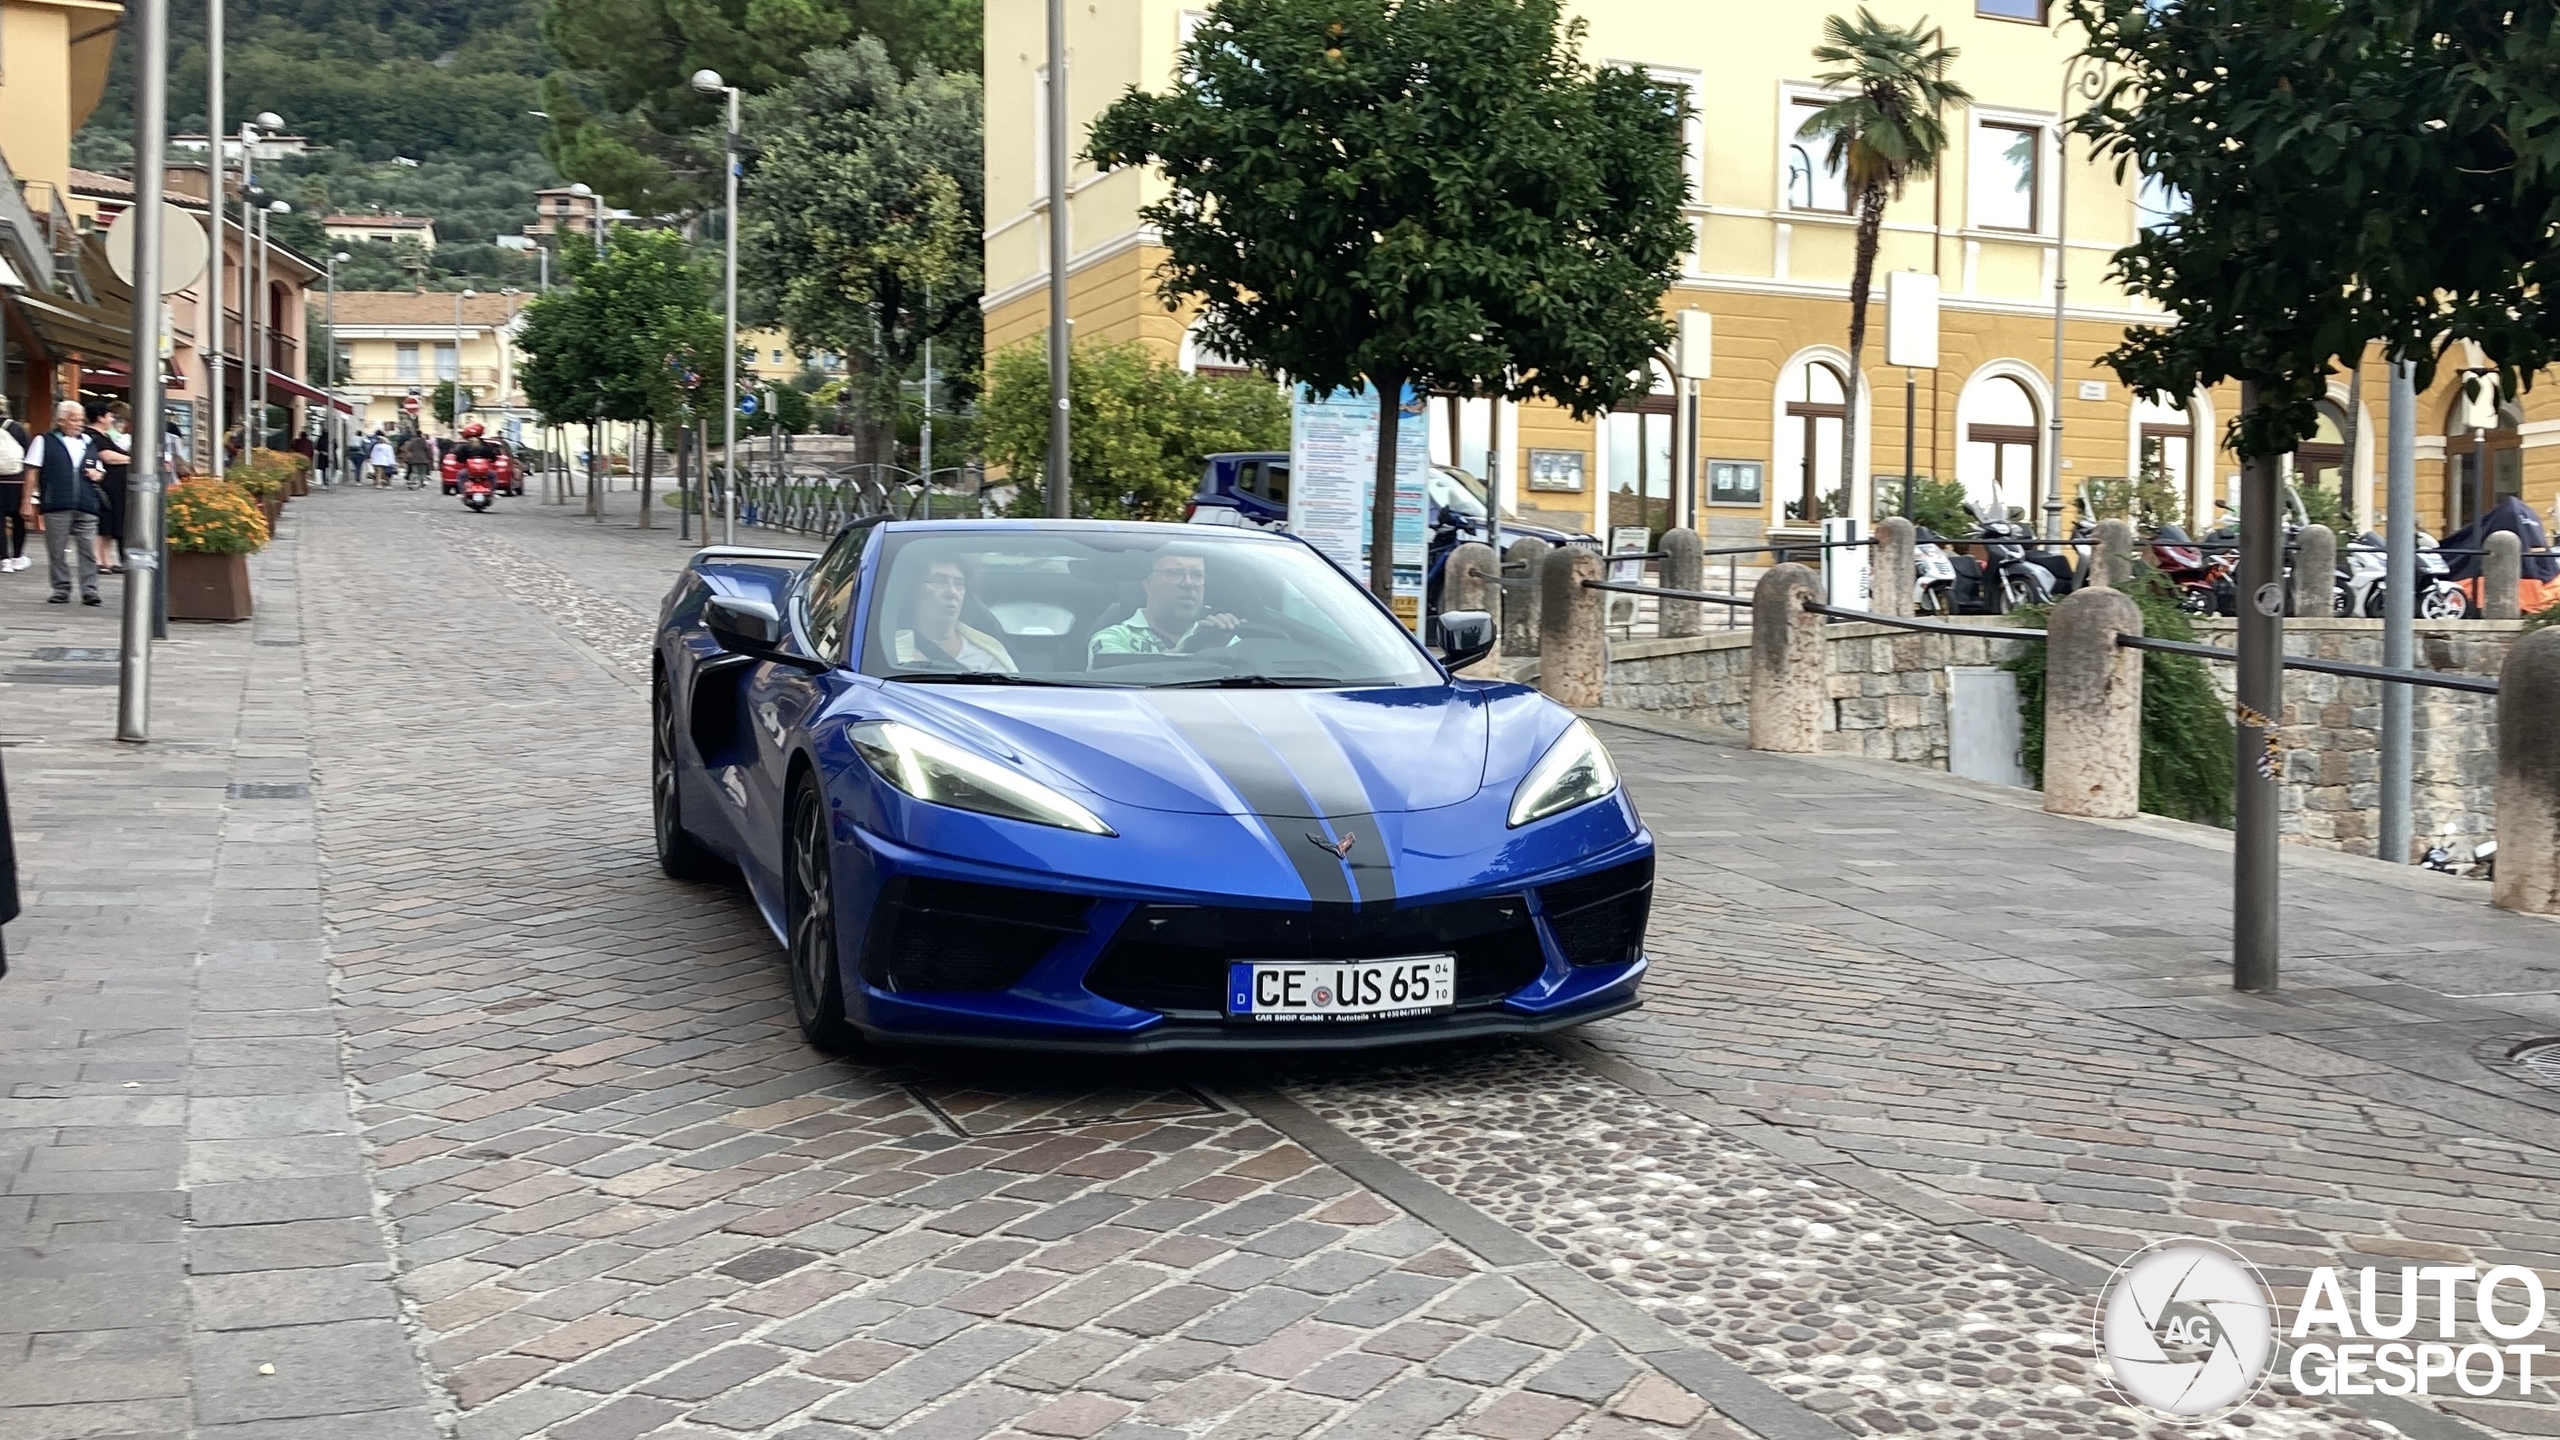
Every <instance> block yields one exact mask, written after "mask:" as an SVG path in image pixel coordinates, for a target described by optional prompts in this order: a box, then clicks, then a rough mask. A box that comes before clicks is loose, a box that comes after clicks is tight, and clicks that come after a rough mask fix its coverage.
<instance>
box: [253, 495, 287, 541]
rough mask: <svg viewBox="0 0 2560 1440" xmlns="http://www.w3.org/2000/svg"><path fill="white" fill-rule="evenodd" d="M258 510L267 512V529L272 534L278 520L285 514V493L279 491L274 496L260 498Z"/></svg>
mask: <svg viewBox="0 0 2560 1440" xmlns="http://www.w3.org/2000/svg"><path fill="white" fill-rule="evenodd" d="M258 508H259V509H260V510H263V511H265V512H266V515H267V529H268V531H269V532H270V533H272V532H273V531H274V530H275V528H276V518H277V517H278V516H280V515H282V514H284V493H283V492H282V491H278V492H277V493H275V494H273V495H261V496H259V497H258Z"/></svg>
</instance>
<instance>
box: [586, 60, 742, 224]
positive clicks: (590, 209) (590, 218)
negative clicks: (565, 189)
mask: <svg viewBox="0 0 2560 1440" xmlns="http://www.w3.org/2000/svg"><path fill="white" fill-rule="evenodd" d="M704 73H706V74H707V73H709V72H707V71H706V72H704ZM569 193H570V194H572V195H575V196H577V197H578V198H580V199H582V200H585V201H586V202H587V232H588V233H589V234H591V235H593V236H595V240H596V258H597V259H599V260H601V259H603V258H604V197H603V196H601V195H598V194H597V193H596V192H595V187H593V186H591V185H589V184H588V183H587V182H586V181H584V180H580V181H578V182H576V183H574V184H572V185H571V186H570V187H569Z"/></svg>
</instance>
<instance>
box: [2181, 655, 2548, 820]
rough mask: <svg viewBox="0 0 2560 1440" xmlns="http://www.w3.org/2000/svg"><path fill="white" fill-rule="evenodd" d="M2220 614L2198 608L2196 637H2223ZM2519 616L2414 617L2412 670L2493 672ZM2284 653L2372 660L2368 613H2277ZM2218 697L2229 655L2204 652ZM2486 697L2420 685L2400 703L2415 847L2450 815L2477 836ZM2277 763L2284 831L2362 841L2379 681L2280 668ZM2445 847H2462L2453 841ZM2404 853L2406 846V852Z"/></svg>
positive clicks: (2494, 772) (2488, 735) (2491, 757)
mask: <svg viewBox="0 0 2560 1440" xmlns="http://www.w3.org/2000/svg"><path fill="white" fill-rule="evenodd" d="M2234 628H2235V627H2234V625H2233V623H2232V622H2231V621H2229V620H2204V621H2199V622H2198V623H2197V625H2196V638H2197V639H2199V640H2202V641H2203V642H2205V643H2206V644H2208V645H2221V646H2225V647H2228V646H2230V645H2232V644H2234V643H2236V642H2235V640H2234V637H2233V631H2234ZM2523 628H2524V625H2523V622H2521V621H2514V620H2457V621H2436V622H2428V621H2420V622H2419V623H2418V625H2417V626H2416V629H2415V639H2416V653H2415V657H2414V663H2415V665H2416V666H2417V668H2418V669H2421V670H2443V671H2447V672H2450V673H2454V674H2462V675H2478V676H2482V677H2485V678H2488V679H2496V678H2497V675H2498V668H2499V667H2500V666H2501V665H2503V664H2505V663H2506V658H2507V651H2508V649H2509V647H2511V646H2513V645H2514V644H2515V640H2516V636H2517V634H2518V633H2520V632H2521V631H2522V630H2523ZM2284 649H2285V653H2286V654H2288V655H2300V656H2305V657H2309V658H2314V659H2321V660H2345V661H2350V662H2352V663H2355V664H2359V665H2379V664H2381V663H2382V622H2381V621H2379V620H2287V621H2286V622H2284ZM2205 668H2206V670H2208V671H2210V672H2211V673H2212V675H2213V682H2214V686H2215V688H2216V689H2218V690H2220V691H2221V692H2222V697H2223V699H2224V700H2225V701H2228V700H2230V698H2231V694H2232V690H2231V686H2232V680H2233V667H2231V666H2229V665H2213V664H2208V665H2207V666H2206V667H2205ZM2497 706H2498V701H2497V697H2496V696H2493V695H2470V694H2465V693H2463V692H2461V691H2458V690H2437V689H2431V688H2420V689H2419V690H2418V691H2417V692H2416V698H2415V701H2414V703H2413V704H2412V705H2411V707H2410V708H2411V712H2412V715H2411V719H2412V730H2413V738H2412V744H2411V749H2412V751H2413V752H2414V753H2413V754H2412V756H2411V772H2412V781H2411V785H2410V802H2409V808H2410V817H2411V826H2410V828H2411V830H2412V832H2413V834H2414V835H2415V838H2416V844H2417V848H2418V849H2419V850H2421V851H2423V850H2424V849H2425V848H2426V846H2427V844H2428V842H2429V841H2430V840H2431V839H2432V838H2433V837H2434V836H2435V835H2437V834H2438V833H2439V832H2441V831H2443V830H2444V829H2446V828H2447V827H2448V826H2449V827H2451V829H2452V831H2453V833H2454V834H2455V835H2457V836H2461V837H2477V838H2486V837H2487V836H2488V834H2489V830H2490V817H2491V815H2492V813H2493V811H2494V809H2495V790H2496V787H2497V779H2498V729H2497ZM2279 718H2281V719H2282V720H2283V722H2284V736H2283V738H2284V745H2285V763H2284V771H2283V788H2282V789H2281V790H2280V792H2279V795H2278V801H2277V803H2278V805H2279V806H2280V807H2281V810H2282V817H2283V829H2284V835H2285V838H2286V839H2288V840H2296V841H2300V842H2302V843H2304V844H2310V845H2318V846H2322V847H2324V848H2326V849H2331V850H2351V851H2354V852H2356V853H2359V854H2367V855H2369V854H2371V853H2373V844H2374V837H2375V836H2376V834H2377V833H2378V832H2379V829H2380V825H2381V813H2380V805H2381V778H2382V777H2381V768H2382V756H2381V749H2380V744H2381V731H2382V683H2381V682H2380V681H2378V680H2358V679H2353V678H2350V677H2348V676H2344V675H2321V674H2316V673H2313V672H2311V671H2307V670H2288V671H2286V672H2285V676H2284V714H2283V715H2282V716H2281V717H2279ZM2455 853H2456V854H2457V855H2459V854H2461V853H2463V851H2462V847H2461V846H2459V845H2458V846H2456V850H2455ZM2409 858H2411V859H2415V858H2417V857H2416V856H2414V855H2413V856H2411V857H2409Z"/></svg>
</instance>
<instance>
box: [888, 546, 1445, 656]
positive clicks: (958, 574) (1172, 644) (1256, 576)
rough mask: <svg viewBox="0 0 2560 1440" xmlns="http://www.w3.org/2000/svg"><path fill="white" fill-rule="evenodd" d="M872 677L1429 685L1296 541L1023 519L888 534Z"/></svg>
mask: <svg viewBox="0 0 2560 1440" xmlns="http://www.w3.org/2000/svg"><path fill="white" fill-rule="evenodd" d="M883 539H884V540H885V542H886V547H885V549H884V551H883V553H882V555H881V557H880V559H879V561H878V566H879V570H878V574H879V579H878V580H877V582H875V585H874V587H873V590H872V596H871V602H870V620H869V622H868V625H867V627H866V629H867V633H866V634H865V636H864V638H863V645H862V670H863V673H865V674H867V675H879V676H883V677H886V678H888V679H892V680H909V681H917V682H939V683H949V684H1030V685H1080V686H1081V685H1093V686H1137V687H1168V686H1191V687H1201V688H1212V687H1219V686H1270V685H1289V686H1300V685H1303V686H1338V685H1424V684H1433V683H1437V682H1438V681H1439V678H1440V676H1439V672H1438V671H1436V670H1435V669H1434V668H1433V667H1432V665H1431V663H1430V662H1429V660H1428V659H1426V658H1425V657H1424V655H1423V654H1422V652H1421V650H1420V649H1418V648H1417V647H1416V646H1415V645H1414V643H1413V640H1412V638H1411V637H1410V636H1408V635H1407V634H1406V633H1405V632H1404V630H1402V629H1401V628H1400V627H1398V626H1397V625H1396V623H1395V622H1394V621H1393V620H1392V619H1390V618H1389V617H1388V616H1387V615H1385V614H1384V613H1382V612H1381V611H1380V610H1379V609H1378V608H1377V606H1375V605H1374V604H1372V603H1371V602H1370V600H1369V597H1368V596H1367V594H1365V593H1364V592H1363V591H1361V590H1360V589H1359V588H1358V587H1357V586H1355V585H1354V584H1353V583H1352V582H1351V580H1350V579H1349V578H1348V577H1347V576H1345V575H1344V574H1343V573H1342V572H1341V571H1340V570H1338V569H1336V568H1334V566H1333V564H1332V563H1331V562H1329V561H1327V560H1326V559H1325V558H1324V557H1323V556H1321V555H1318V554H1317V553H1316V552H1315V551H1313V550H1311V549H1309V548H1307V547H1306V546H1305V545H1302V544H1299V543H1297V542H1295V541H1291V540H1286V539H1279V538H1267V537H1262V536H1247V535H1232V534H1225V533H1222V532H1217V531H1210V530H1207V529H1206V527H1190V528H1186V529H1183V530H1180V531H1170V530H1165V531H1145V530H1107V529H1102V528H1099V527H1096V528H1093V529H1077V528H1068V527H1042V526H1037V525H1025V526H1021V527H1019V528H1014V527H1005V528H1001V529H998V528H975V527H973V528H970V529H965V530H945V531H931V530H924V531H915V532H910V533H907V534H897V533H894V532H892V533H889V534H887V535H884V536H883Z"/></svg>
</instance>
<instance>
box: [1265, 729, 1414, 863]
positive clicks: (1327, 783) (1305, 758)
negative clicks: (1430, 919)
mask: <svg viewBox="0 0 2560 1440" xmlns="http://www.w3.org/2000/svg"><path fill="white" fill-rule="evenodd" d="M1253 708H1254V712H1255V716H1256V718H1257V719H1259V720H1260V721H1261V722H1262V723H1261V727H1260V728H1261V733H1262V738H1263V740H1264V742H1265V743H1267V744H1269V745H1270V746H1271V748H1272V749H1274V750H1276V751H1278V752H1279V754H1280V759H1281V761H1282V763H1284V764H1286V765H1287V766H1288V767H1289V770H1290V773H1291V774H1293V775H1295V776H1297V777H1298V783H1299V785H1301V786H1302V787H1304V788H1305V790H1306V792H1307V795H1308V797H1309V798H1310V799H1312V800H1314V801H1315V803H1316V808H1317V810H1318V811H1319V812H1320V813H1322V815H1323V816H1324V820H1325V823H1326V824H1327V825H1329V826H1330V827H1331V828H1332V830H1333V838H1334V840H1335V842H1336V843H1340V842H1341V840H1342V839H1343V837H1344V836H1346V835H1348V836H1356V837H1357V838H1356V839H1355V840H1354V841H1353V843H1352V846H1351V849H1350V852H1349V854H1347V855H1346V856H1345V857H1344V858H1343V862H1342V863H1343V867H1344V868H1345V869H1347V870H1349V871H1350V872H1351V882H1352V886H1353V888H1354V889H1355V890H1356V891H1357V893H1358V894H1359V897H1360V903H1361V904H1363V905H1392V904H1394V903H1395V898H1396V870H1395V857H1394V855H1393V854H1391V853H1390V852H1389V851H1388V849H1387V843H1386V836H1385V834H1384V833H1382V832H1381V831H1380V829H1379V827H1378V816H1377V811H1376V810H1375V809H1374V808H1373V807H1372V805H1371V803H1370V800H1369V791H1368V787H1367V786H1364V785H1362V784H1361V783H1360V772H1359V771H1357V770H1355V769H1353V768H1352V765H1351V757H1350V756H1348V755H1345V754H1343V753H1342V746H1341V745H1340V744H1339V743H1337V742H1336V741H1335V740H1334V738H1333V732H1332V731H1330V730H1328V729H1326V728H1325V727H1324V725H1323V724H1322V723H1321V722H1319V721H1318V720H1317V719H1316V717H1315V715H1314V714H1313V713H1312V712H1311V711H1309V710H1308V709H1307V705H1306V701H1305V700H1304V699H1302V698H1301V697H1299V696H1296V695H1257V696H1255V697H1254V706H1253ZM1283 838H1286V837H1285V836H1284V837H1283ZM1300 843H1301V844H1304V843H1305V842H1304V841H1303V839H1302V840H1301V841H1300ZM1308 848H1310V849H1312V848H1314V847H1312V846H1310V847H1308Z"/></svg>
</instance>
